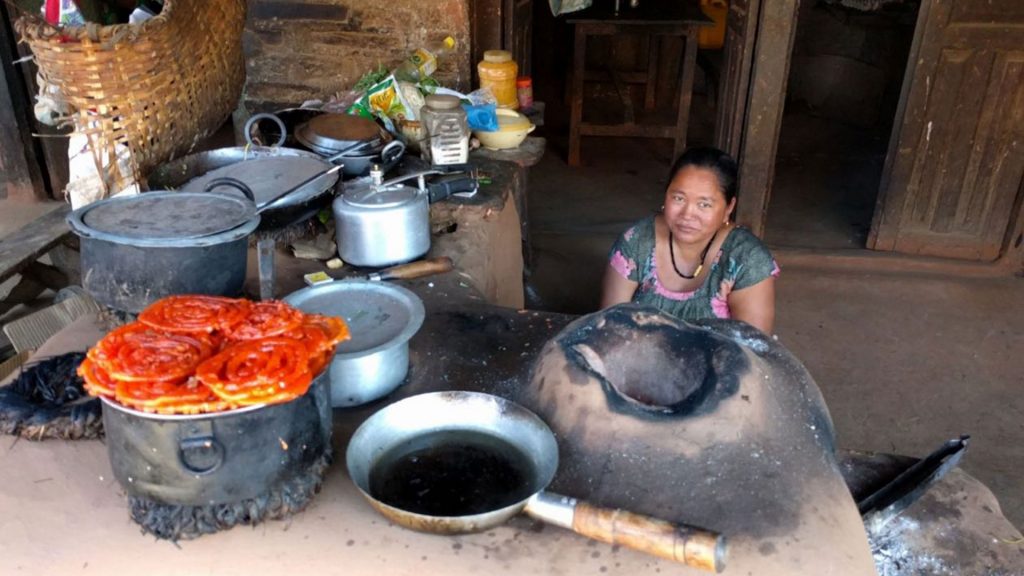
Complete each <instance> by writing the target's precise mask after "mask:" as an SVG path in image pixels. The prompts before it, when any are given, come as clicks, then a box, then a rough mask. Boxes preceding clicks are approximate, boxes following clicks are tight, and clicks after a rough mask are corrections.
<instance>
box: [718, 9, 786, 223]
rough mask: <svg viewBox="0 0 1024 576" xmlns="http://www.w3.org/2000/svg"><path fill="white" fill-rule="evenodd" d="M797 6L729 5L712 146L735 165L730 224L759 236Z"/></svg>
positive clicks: (783, 101) (780, 118) (766, 198)
mask: <svg viewBox="0 0 1024 576" xmlns="http://www.w3.org/2000/svg"><path fill="white" fill-rule="evenodd" d="M799 7H800V0H732V1H731V2H730V3H729V16H728V19H727V21H726V22H727V23H726V36H725V59H724V63H723V69H724V72H723V74H722V82H721V87H722V88H721V90H720V92H721V97H720V98H719V102H718V117H717V120H716V123H715V143H716V145H717V146H718V147H719V148H721V149H722V150H725V151H726V152H728V153H729V154H730V155H732V156H733V157H734V158H736V160H737V161H738V162H739V166H740V177H739V193H738V195H737V201H738V203H737V206H736V215H735V218H736V221H737V222H739V223H740V224H743V225H745V226H748V227H749V228H750V230H751V231H752V232H753V233H754V234H758V235H761V234H762V233H763V231H764V223H765V217H766V215H767V210H768V199H769V198H770V197H771V189H772V179H773V176H774V175H775V152H776V150H777V149H778V142H779V131H780V130H781V128H782V112H783V109H784V108H785V103H786V84H787V82H788V81H789V61H790V55H791V54H792V52H793V38H794V35H795V33H796V16H797V11H798V9H799Z"/></svg>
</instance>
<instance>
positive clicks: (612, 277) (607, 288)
mask: <svg viewBox="0 0 1024 576" xmlns="http://www.w3.org/2000/svg"><path fill="white" fill-rule="evenodd" d="M639 285H640V284H639V283H638V282H633V281H632V280H628V279H626V278H623V277H622V274H619V273H618V272H617V271H616V270H615V269H614V268H612V267H611V266H610V265H609V266H608V267H606V268H605V270H604V280H603V281H602V282H601V309H602V310H603V309H605V308H610V307H612V306H615V305H616V304H625V303H626V302H629V301H630V300H632V299H633V293H634V292H636V288H637V286H639Z"/></svg>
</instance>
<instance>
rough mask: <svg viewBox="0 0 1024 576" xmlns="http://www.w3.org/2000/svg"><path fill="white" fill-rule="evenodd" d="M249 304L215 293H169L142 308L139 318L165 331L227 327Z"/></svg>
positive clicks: (245, 311)
mask: <svg viewBox="0 0 1024 576" xmlns="http://www.w3.org/2000/svg"><path fill="white" fill-rule="evenodd" d="M250 305H251V304H250V303H249V301H248V300H237V299H232V298H221V297H218V296H201V295H191V296H168V297H167V298H163V299H161V300H158V301H156V302H154V303H153V304H152V305H151V306H150V307H149V308H146V309H145V310H143V311H142V313H141V314H139V321H140V322H142V323H144V324H147V325H148V326H152V327H153V328H156V329H158V330H163V331H166V332H213V331H215V330H229V329H230V328H231V327H232V326H233V325H235V324H237V323H239V322H241V321H242V320H243V319H244V318H245V317H246V315H247V314H248V310H249V307H250Z"/></svg>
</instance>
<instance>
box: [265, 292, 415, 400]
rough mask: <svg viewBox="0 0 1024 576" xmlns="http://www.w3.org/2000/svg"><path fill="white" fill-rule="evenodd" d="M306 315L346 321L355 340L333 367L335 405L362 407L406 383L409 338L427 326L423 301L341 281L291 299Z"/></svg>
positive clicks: (288, 299) (343, 346) (346, 345)
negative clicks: (424, 320) (337, 318)
mask: <svg viewBox="0 0 1024 576" xmlns="http://www.w3.org/2000/svg"><path fill="white" fill-rule="evenodd" d="M284 301H285V302H287V303H288V304H291V305H292V306H295V307H296V308H298V309H299V310H302V311H303V312H310V313H315V314H326V315H329V316H336V317H340V318H344V319H345V322H346V323H347V324H348V327H349V331H350V332H351V334H352V338H351V339H350V340H348V341H346V342H342V343H341V344H339V345H338V348H337V349H336V351H335V353H334V359H333V360H332V361H331V366H330V371H329V374H330V383H331V405H332V406H336V407H348V406H358V405H360V404H365V403H367V402H372V401H373V400H377V399H378V398H382V397H384V396H386V395H388V394H390V393H391V392H392V391H394V390H395V389H396V388H398V387H399V386H401V385H402V383H403V382H404V381H405V377H406V375H407V374H408V371H409V339H410V338H412V337H413V335H415V334H416V332H417V331H418V330H419V329H420V327H421V326H422V325H423V319H424V316H425V311H424V309H423V301H422V300H420V298H419V296H416V295H415V294H413V293H412V292H411V291H409V290H407V289H405V288H402V287H401V286H395V285H394V284H388V283H385V282H371V281H367V280H339V281H335V282H326V283H323V284H317V285H315V286H311V287H309V288H303V289H302V290H299V291H298V292H294V293H292V294H290V295H289V296H287V297H285V299H284Z"/></svg>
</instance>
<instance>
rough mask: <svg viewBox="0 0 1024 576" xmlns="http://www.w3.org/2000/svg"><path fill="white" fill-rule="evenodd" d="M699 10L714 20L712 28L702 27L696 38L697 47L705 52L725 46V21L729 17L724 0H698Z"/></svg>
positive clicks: (727, 3) (727, 5)
mask: <svg viewBox="0 0 1024 576" xmlns="http://www.w3.org/2000/svg"><path fill="white" fill-rule="evenodd" d="M700 10H701V12H703V13H704V15H705V16H707V17H708V18H711V19H712V20H714V22H715V25H714V26H704V27H702V28H701V29H700V33H699V35H698V36H697V45H698V46H700V47H701V48H704V49H706V50H718V49H719V48H721V47H722V45H723V44H725V20H726V18H727V17H728V16H729V2H727V1H726V0H700Z"/></svg>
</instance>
